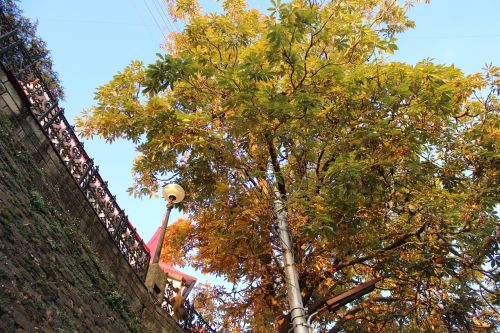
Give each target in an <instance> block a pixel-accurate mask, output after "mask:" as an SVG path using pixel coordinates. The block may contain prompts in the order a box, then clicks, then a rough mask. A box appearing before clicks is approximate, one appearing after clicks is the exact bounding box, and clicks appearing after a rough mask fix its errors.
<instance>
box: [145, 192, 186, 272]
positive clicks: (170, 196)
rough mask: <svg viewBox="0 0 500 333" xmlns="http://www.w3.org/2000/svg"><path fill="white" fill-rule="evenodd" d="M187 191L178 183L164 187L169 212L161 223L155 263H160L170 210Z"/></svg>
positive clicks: (182, 198)
mask: <svg viewBox="0 0 500 333" xmlns="http://www.w3.org/2000/svg"><path fill="white" fill-rule="evenodd" d="M185 195H186V193H185V192H184V189H183V188H182V187H181V186H180V185H177V184H168V185H165V186H164V187H163V197H164V198H165V200H166V201H167V212H166V213H165V218H164V219H163V222H162V225H161V234H160V239H159V240H158V244H157V245H156V252H155V256H154V259H153V264H158V262H159V261H160V255H161V249H162V248H163V239H164V238H165V232H166V230H167V225H168V218H169V217H170V212H171V211H172V208H174V204H176V203H179V202H181V201H182V200H184V196H185Z"/></svg>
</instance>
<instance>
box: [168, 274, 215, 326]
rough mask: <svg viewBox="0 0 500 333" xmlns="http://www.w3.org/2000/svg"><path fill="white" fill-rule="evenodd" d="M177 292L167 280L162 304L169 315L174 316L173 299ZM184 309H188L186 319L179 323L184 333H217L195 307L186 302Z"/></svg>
mask: <svg viewBox="0 0 500 333" xmlns="http://www.w3.org/2000/svg"><path fill="white" fill-rule="evenodd" d="M175 294H176V291H175V287H174V285H173V284H172V282H170V281H169V280H167V285H166V287H165V295H164V296H163V302H162V304H161V306H162V308H163V309H165V311H167V312H168V313H169V314H171V315H172V314H173V304H172V303H173V299H174V297H175ZM184 307H185V308H186V311H187V314H186V317H185V318H184V319H181V320H180V321H179V325H180V326H181V327H182V329H183V330H184V332H188V333H216V332H217V331H215V330H214V329H213V328H212V327H210V325H209V324H208V323H207V322H206V321H205V320H204V319H203V316H202V315H201V314H200V313H199V312H198V311H196V310H195V308H194V306H193V305H192V304H191V303H190V302H189V301H188V300H185V301H184Z"/></svg>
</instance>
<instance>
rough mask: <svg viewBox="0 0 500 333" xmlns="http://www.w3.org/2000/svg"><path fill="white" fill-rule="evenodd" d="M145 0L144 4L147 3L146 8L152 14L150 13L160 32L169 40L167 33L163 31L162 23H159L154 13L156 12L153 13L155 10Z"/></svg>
mask: <svg viewBox="0 0 500 333" xmlns="http://www.w3.org/2000/svg"><path fill="white" fill-rule="evenodd" d="M143 2H144V5H145V6H146V8H147V10H148V12H149V14H150V15H151V17H152V18H153V21H154V22H155V24H156V27H157V28H158V30H159V31H160V33H161V34H162V35H163V38H164V39H165V40H167V36H166V35H165V33H164V32H163V30H162V28H161V26H160V24H158V21H157V20H156V17H155V15H154V14H153V12H152V11H151V8H150V7H149V5H148V3H147V1H146V0H143Z"/></svg>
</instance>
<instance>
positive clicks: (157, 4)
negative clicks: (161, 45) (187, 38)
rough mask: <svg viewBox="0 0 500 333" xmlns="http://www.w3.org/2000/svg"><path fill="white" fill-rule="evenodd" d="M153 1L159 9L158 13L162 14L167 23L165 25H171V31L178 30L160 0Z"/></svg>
mask: <svg viewBox="0 0 500 333" xmlns="http://www.w3.org/2000/svg"><path fill="white" fill-rule="evenodd" d="M152 1H153V4H154V6H155V7H156V10H157V11H158V14H159V15H160V17H161V18H162V20H163V22H164V23H165V26H169V29H170V32H173V31H175V30H177V29H176V28H175V27H174V26H173V24H172V22H171V21H170V19H169V17H168V14H167V13H166V12H165V10H164V8H163V6H162V4H161V3H160V2H159V0H152Z"/></svg>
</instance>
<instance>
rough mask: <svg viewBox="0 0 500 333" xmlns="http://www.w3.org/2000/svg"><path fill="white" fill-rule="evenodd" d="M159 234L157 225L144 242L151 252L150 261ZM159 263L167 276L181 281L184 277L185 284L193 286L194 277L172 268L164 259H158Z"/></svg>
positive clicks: (152, 258)
mask: <svg viewBox="0 0 500 333" xmlns="http://www.w3.org/2000/svg"><path fill="white" fill-rule="evenodd" d="M160 234H161V227H158V229H156V232H155V233H154V235H153V237H151V239H150V240H149V242H148V243H147V244H146V247H147V248H148V249H149V253H151V260H150V262H153V260H154V253H155V251H156V246H157V245H158V241H159V238H160ZM159 264H160V268H161V269H162V270H163V271H164V272H165V273H167V275H168V277H170V278H172V279H175V280H178V281H181V280H182V279H183V278H184V280H185V281H186V284H187V285H189V286H191V287H192V286H194V283H195V282H196V278H195V277H193V276H191V275H188V274H185V273H183V272H181V271H179V270H178V269H176V268H174V266H173V265H172V264H171V263H169V262H166V261H164V260H161V259H160V261H159Z"/></svg>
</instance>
